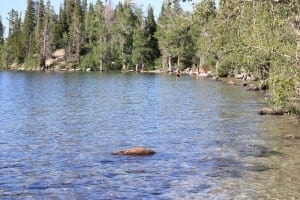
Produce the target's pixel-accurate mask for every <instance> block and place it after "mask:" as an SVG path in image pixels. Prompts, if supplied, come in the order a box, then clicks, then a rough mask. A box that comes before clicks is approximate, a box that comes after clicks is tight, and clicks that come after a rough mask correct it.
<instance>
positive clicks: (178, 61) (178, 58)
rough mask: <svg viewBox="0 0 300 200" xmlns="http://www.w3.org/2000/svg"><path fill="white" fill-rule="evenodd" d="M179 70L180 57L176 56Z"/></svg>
mask: <svg viewBox="0 0 300 200" xmlns="http://www.w3.org/2000/svg"><path fill="white" fill-rule="evenodd" d="M179 68H180V56H179V55H178V57H177V69H179Z"/></svg>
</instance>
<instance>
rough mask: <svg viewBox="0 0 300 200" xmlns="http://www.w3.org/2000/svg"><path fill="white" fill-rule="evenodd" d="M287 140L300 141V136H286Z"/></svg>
mask: <svg viewBox="0 0 300 200" xmlns="http://www.w3.org/2000/svg"><path fill="white" fill-rule="evenodd" d="M284 138H285V139H291V140H299V139H300V136H296V135H285V136H284Z"/></svg>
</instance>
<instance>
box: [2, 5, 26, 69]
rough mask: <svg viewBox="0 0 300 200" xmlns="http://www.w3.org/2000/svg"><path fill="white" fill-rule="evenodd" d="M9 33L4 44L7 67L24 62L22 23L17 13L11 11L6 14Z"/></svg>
mask: <svg viewBox="0 0 300 200" xmlns="http://www.w3.org/2000/svg"><path fill="white" fill-rule="evenodd" d="M8 21H9V32H8V38H7V43H6V55H5V60H6V65H7V66H9V65H10V64H12V63H17V64H19V63H21V62H23V61H24V59H25V56H24V54H25V53H24V52H25V49H24V45H23V42H22V29H21V27H22V22H21V18H20V15H19V13H18V12H17V11H16V10H14V9H12V10H11V11H10V12H9V13H8Z"/></svg>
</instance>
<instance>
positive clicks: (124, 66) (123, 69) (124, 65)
mask: <svg viewBox="0 0 300 200" xmlns="http://www.w3.org/2000/svg"><path fill="white" fill-rule="evenodd" d="M122 71H124V72H125V71H126V64H125V59H123V63H122Z"/></svg>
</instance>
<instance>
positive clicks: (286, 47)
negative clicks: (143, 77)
mask: <svg viewBox="0 0 300 200" xmlns="http://www.w3.org/2000/svg"><path fill="white" fill-rule="evenodd" d="M22 16H24V17H22ZM7 20H8V27H4V25H3V18H1V17H0V68H1V69H20V68H22V69H25V70H26V69H27V70H29V69H31V70H33V69H36V70H45V69H47V68H53V69H54V68H55V69H73V70H82V71H86V70H87V69H89V70H91V71H111V70H122V71H131V70H132V71H150V70H161V71H165V72H172V71H174V70H181V71H183V70H186V69H192V68H198V69H199V68H202V67H205V68H207V69H208V70H210V71H212V72H213V73H214V74H215V75H216V76H219V77H228V76H235V75H237V74H242V73H247V74H251V76H253V77H256V78H257V79H258V80H259V84H260V85H261V86H264V87H265V88H268V89H269V92H270V94H271V98H270V101H269V102H270V103H271V104H272V105H274V106H280V107H283V108H284V109H285V111H287V112H290V113H298V114H299V113H300V106H299V104H300V103H299V102H300V0H220V3H219V5H216V2H215V1H214V0H202V1H198V2H197V3H194V4H193V11H189V12H188V11H184V10H183V8H182V7H181V4H180V1H178V0H164V3H163V5H162V7H161V12H160V14H159V16H158V17H157V18H156V17H155V16H154V11H153V8H152V7H151V6H149V7H148V8H147V12H146V13H144V11H143V9H142V8H141V7H139V6H138V5H137V4H134V3H131V1H130V0H124V1H122V3H118V4H117V5H116V6H113V4H112V3H111V1H109V0H107V1H104V2H103V1H101V0H97V1H96V2H95V3H90V4H89V3H88V1H87V0H64V2H63V4H62V5H61V7H60V9H59V12H58V13H56V12H55V11H54V8H53V6H52V5H51V2H50V0H47V1H44V0H27V8H26V10H25V13H24V15H22V14H21V12H20V11H17V10H14V9H12V10H11V11H10V12H9V13H8V16H7ZM4 29H5V30H6V32H7V35H4ZM59 51H61V52H62V53H61V55H54V53H55V52H59Z"/></svg>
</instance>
